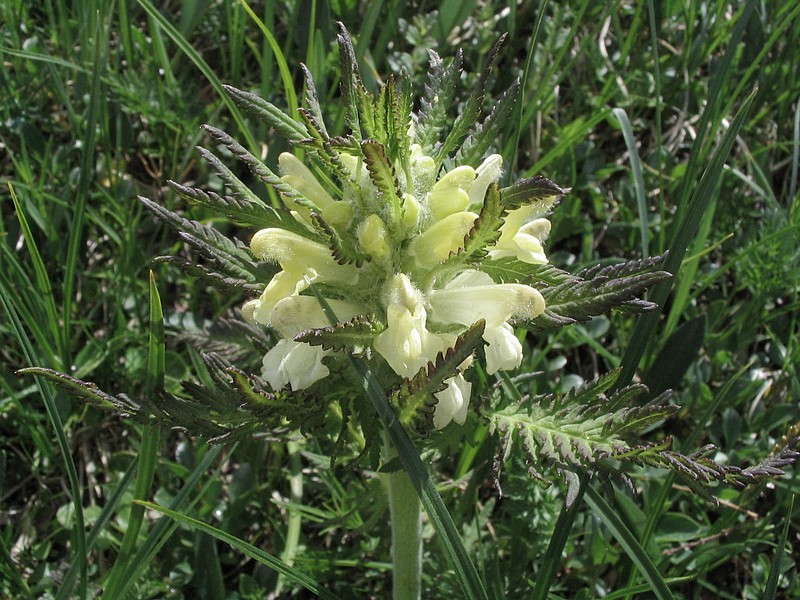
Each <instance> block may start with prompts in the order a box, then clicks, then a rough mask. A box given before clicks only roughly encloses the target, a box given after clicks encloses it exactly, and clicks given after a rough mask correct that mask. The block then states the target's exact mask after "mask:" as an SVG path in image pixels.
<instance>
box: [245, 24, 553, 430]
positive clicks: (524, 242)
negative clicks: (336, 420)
mask: <svg viewBox="0 0 800 600" xmlns="http://www.w3.org/2000/svg"><path fill="white" fill-rule="evenodd" d="M343 41H344V43H345V44H346V43H348V39H347V38H346V37H345V38H343ZM343 55H345V57H344V60H345V61H346V60H347V56H349V52H343ZM436 60H437V64H438V62H440V61H438V58H437V59H436ZM344 67H345V65H343V69H342V72H343V73H347V74H349V75H348V77H350V76H351V75H352V74H353V73H354V72H355V73H357V71H354V69H353V67H354V66H353V65H349V64H348V65H346V67H347V68H344ZM345 94H346V98H345V100H346V101H345V105H346V109H347V111H348V112H347V118H346V121H347V123H348V124H349V125H350V127H351V128H352V131H350V132H349V134H348V135H346V136H344V137H339V138H335V139H334V138H330V137H329V136H328V133H327V131H326V129H325V127H323V126H322V125H321V123H319V122H317V120H316V119H315V118H312V117H311V115H312V114H318V112H319V110H318V107H313V106H312V107H310V108H312V109H315V110H309V111H307V112H306V113H304V116H305V118H304V120H303V127H304V128H305V129H306V131H307V135H303V134H301V133H298V135H297V140H295V141H296V142H298V143H300V144H302V145H303V146H304V147H305V149H306V150H307V152H306V160H305V161H301V160H300V159H298V158H297V157H296V156H294V155H293V154H289V153H284V154H281V156H280V157H279V161H278V165H279V169H280V173H279V178H278V177H277V176H275V177H274V181H276V182H279V183H280V187H279V191H280V192H281V198H282V200H283V202H284V205H285V208H286V211H287V212H288V213H289V214H291V216H292V217H291V218H292V219H293V220H294V224H293V226H292V227H290V228H281V227H277V226H271V227H268V228H265V229H263V230H261V231H258V232H257V233H256V234H255V235H254V236H253V238H252V241H251V244H250V247H251V249H252V252H253V254H254V255H255V256H256V257H257V258H258V259H260V260H263V261H268V262H271V263H277V264H278V266H279V267H280V270H279V271H278V273H277V274H276V275H274V276H273V278H272V280H271V281H269V282H267V283H266V285H265V287H264V291H263V293H262V294H261V296H260V297H259V298H258V299H255V300H253V301H251V302H249V303H247V304H246V305H245V307H244V309H243V313H244V315H245V317H246V318H247V319H248V320H250V321H254V322H258V323H262V324H264V325H268V326H269V327H271V328H272V329H273V330H275V332H276V333H277V334H278V336H279V341H278V343H277V344H276V345H275V347H274V348H273V349H272V350H270V351H269V352H268V353H267V355H266V357H265V358H264V371H263V372H264V377H265V378H266V379H267V380H268V381H269V383H270V385H271V386H272V387H273V388H275V389H279V388H281V387H285V386H290V387H291V388H292V389H293V390H299V389H307V388H309V387H311V386H313V385H314V384H316V383H317V382H319V381H320V380H322V379H324V378H326V377H328V376H329V375H330V371H329V369H328V367H327V366H326V365H325V364H324V363H323V359H325V357H333V356H334V355H335V354H336V353H337V352H339V351H341V350H342V349H346V348H347V343H348V342H347V340H349V339H350V338H347V337H346V333H345V331H344V330H345V329H346V325H345V324H346V323H347V322H348V321H349V320H351V319H353V318H354V317H356V316H358V317H359V319H360V320H361V321H360V322H363V321H364V320H366V321H368V322H369V323H370V326H371V329H370V331H371V332H372V333H371V334H366V335H372V337H371V341H370V343H369V346H370V350H371V351H372V352H371V354H368V356H371V358H370V360H372V361H382V362H383V363H384V364H385V365H387V366H388V368H389V369H390V370H391V371H392V372H394V373H395V374H396V376H397V377H398V378H404V379H411V378H413V377H415V376H418V375H419V374H421V373H422V374H425V373H428V374H430V372H431V369H443V368H447V369H450V370H449V371H448V372H447V373H444V374H442V377H441V378H440V379H438V381H443V382H444V384H443V385H445V387H444V389H442V390H441V391H439V392H436V393H435V394H434V397H435V398H436V401H437V404H436V408H435V411H434V416H433V425H434V426H435V427H436V428H442V427H444V426H446V425H447V424H449V423H450V422H455V423H459V424H462V423H464V420H465V418H466V412H467V409H468V406H469V396H470V393H471V390H472V386H471V384H470V383H469V381H468V380H467V379H466V378H465V376H464V373H463V371H464V370H465V369H468V367H469V361H464V360H463V358H464V357H465V356H468V354H467V352H471V351H472V349H474V348H475V347H476V346H471V347H470V349H469V350H468V351H466V352H465V353H464V354H462V355H460V356H461V358H459V360H460V361H462V362H461V364H460V365H454V364H451V361H448V360H446V359H445V357H446V356H449V355H450V354H449V353H451V352H455V348H456V347H457V346H459V344H464V343H466V342H464V341H463V339H462V337H461V336H462V334H464V332H466V331H467V330H468V329H470V328H471V327H472V326H473V325H475V324H476V323H478V322H483V323H484V326H483V329H482V332H483V333H482V338H480V337H477V336H476V337H475V341H474V342H470V343H474V344H477V345H478V346H480V345H483V347H484V355H485V357H486V368H487V372H488V373H490V374H492V373H495V372H497V371H499V370H503V369H514V368H516V367H518V366H519V365H520V363H521V361H522V343H521V342H520V339H519V338H518V337H517V336H516V334H515V332H514V328H513V323H514V322H516V321H521V320H527V319H532V318H535V317H537V316H538V315H540V314H541V313H542V312H543V311H544V308H545V305H544V298H543V297H542V295H541V293H539V291H538V290H537V289H536V288H534V287H532V286H531V285H528V284H527V283H525V282H513V281H500V279H499V276H496V275H495V272H496V271H495V270H494V269H493V268H492V265H493V264H494V262H495V261H498V260H500V259H503V260H515V261H518V262H519V263H529V264H540V263H544V262H546V261H547V257H546V255H545V252H544V248H543V245H542V244H543V242H544V240H545V239H546V238H547V235H548V233H549V231H550V223H549V221H547V220H546V219H545V216H546V213H547V211H548V210H549V209H550V208H551V207H552V204H553V202H554V200H555V197H556V195H557V193H558V191H559V188H558V187H557V186H555V185H553V184H551V188H550V190H555V192H553V193H551V194H549V195H547V196H542V194H539V193H538V192H536V193H531V192H529V191H528V190H529V189H534V188H532V187H531V186H529V185H527V184H526V183H525V181H523V185H517V186H516V187H515V186H512V187H511V188H507V189H505V190H501V189H500V186H499V183H498V182H499V179H500V176H501V174H502V170H503V159H502V157H501V156H500V155H499V154H485V151H486V149H487V148H488V147H489V142H488V141H482V140H481V138H480V134H481V132H482V128H481V129H479V130H478V132H477V133H475V134H474V135H473V137H472V138H469V140H468V143H467V144H466V145H465V146H463V147H461V148H459V147H458V145H457V144H455V145H454V144H453V143H452V141H451V140H450V138H448V139H447V141H446V143H445V142H444V141H443V140H442V139H440V138H439V135H440V134H441V131H442V129H443V124H444V121H443V120H441V121H437V119H443V116H442V115H439V113H438V112H437V111H431V110H430V109H431V105H430V104H428V103H427V102H426V101H425V100H423V101H422V102H421V110H420V111H419V112H418V113H416V114H414V113H412V112H411V107H412V102H410V101H409V100H408V99H409V98H410V95H408V94H407V92H406V90H404V89H403V87H402V84H401V83H398V82H397V81H396V80H390V81H389V82H388V83H387V84H386V85H385V86H384V87H383V88H382V89H381V91H380V93H379V94H378V96H377V97H373V96H372V95H370V94H369V93H368V92H367V91H366V90H365V89H364V88H363V85H362V84H361V82H360V80H359V79H358V78H357V77H355V78H350V79H349V80H348V81H346V82H345ZM308 99H309V100H310V101H311V100H313V98H312V97H311V96H309V98H308ZM510 101H513V97H512V98H511V100H510ZM509 106H510V105H509ZM426 109H427V110H426ZM462 138H463V136H462ZM459 141H460V140H459ZM470 144H472V145H470ZM444 147H446V148H447V149H448V150H451V151H457V152H456V154H455V155H453V156H452V157H448V156H445V155H444V154H443V152H442V148H444ZM476 148H481V150H476ZM526 181H527V180H526ZM536 189H538V188H536ZM520 272H524V270H522V271H520ZM312 285H313V286H314V293H312V290H310V289H309V288H310V286H312ZM314 294H321V295H322V296H324V298H325V301H326V303H327V304H328V307H329V308H330V309H331V310H332V313H333V314H335V320H336V322H334V323H331V322H330V319H329V317H328V316H327V315H328V314H330V313H326V312H324V311H323V310H322V307H321V306H320V305H319V302H318V300H317V298H316V296H315V295H314ZM309 329H312V330H314V329H316V330H321V329H325V330H326V336H327V337H326V340H331V339H336V337H335V336H336V334H337V332H340V331H341V332H342V337H341V339H342V343H341V345H337V344H336V343H331V344H330V345H329V346H325V347H326V348H328V349H324V350H323V346H311V345H309V344H308V343H307V341H308V339H309V338H306V337H303V338H298V337H297V336H298V335H299V334H301V332H304V331H306V330H309ZM300 339H302V340H303V341H302V342H301V341H299V340H300ZM330 360H333V358H330ZM442 365H446V367H445V366H442ZM384 371H385V369H384ZM445 375H446V376H445Z"/></svg>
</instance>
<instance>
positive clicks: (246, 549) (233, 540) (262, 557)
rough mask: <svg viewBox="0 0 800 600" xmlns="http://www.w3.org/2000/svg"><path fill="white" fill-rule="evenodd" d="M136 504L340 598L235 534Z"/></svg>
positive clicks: (332, 599) (314, 589) (325, 595)
mask: <svg viewBox="0 0 800 600" xmlns="http://www.w3.org/2000/svg"><path fill="white" fill-rule="evenodd" d="M136 504H138V505H140V506H141V507H142V509H145V508H147V509H150V510H154V511H157V512H160V513H161V514H163V515H165V516H167V517H169V518H170V519H173V520H175V521H177V522H178V523H181V524H183V525H188V526H189V527H193V528H194V529H197V530H199V531H202V532H203V533H207V534H208V535H210V536H212V537H215V538H216V539H218V540H220V541H221V542H225V543H226V544H229V545H230V546H231V547H233V548H235V549H236V550H238V551H239V552H242V553H243V554H246V555H247V556H249V557H250V558H252V559H254V560H257V561H258V562H259V563H261V564H262V565H264V566H267V567H269V568H270V569H273V570H275V571H277V572H278V573H280V574H281V575H283V576H285V577H286V578H288V579H291V580H292V581H294V582H295V583H297V584H299V585H301V586H303V587H304V588H305V589H307V590H308V591H310V592H312V593H314V594H316V595H317V596H319V597H320V598H323V599H325V600H341V599H340V598H339V596H337V595H336V594H334V593H332V592H329V591H328V590H326V589H324V588H322V587H320V586H319V584H317V582H316V581H314V580H313V579H311V578H310V577H308V576H307V575H304V574H303V573H301V572H300V571H297V570H296V569H293V568H292V567H290V566H289V565H287V564H286V563H285V562H283V561H282V560H280V559H278V558H275V557H274V556H272V555H271V554H267V553H266V552H264V551H263V550H261V549H259V548H256V547H255V546H253V545H252V544H248V543H247V542H245V541H244V540H240V539H239V538H237V537H236V536H233V535H231V534H229V533H226V532H224V531H221V530H219V529H217V528H215V527H212V526H211V525H207V524H206V523H203V522H202V521H198V520H197V519H193V518H192V517H188V516H186V515H184V514H181V513H179V512H175V511H174V510H170V509H169V508H166V507H163V506H159V505H158V504H153V503H152V502H143V501H141V500H138V501H137V502H136Z"/></svg>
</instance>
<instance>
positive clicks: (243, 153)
mask: <svg viewBox="0 0 800 600" xmlns="http://www.w3.org/2000/svg"><path fill="white" fill-rule="evenodd" d="M202 128H203V129H204V130H206V131H207V132H208V133H209V135H211V137H213V138H214V139H215V140H217V141H218V142H220V143H221V144H222V145H224V146H225V147H226V148H227V149H228V150H230V152H231V154H233V155H234V156H235V157H236V158H238V159H239V160H240V161H242V162H243V163H244V164H245V165H247V168H248V169H250V172H251V173H252V174H253V175H255V176H256V177H257V178H258V179H259V180H260V181H261V182H262V183H264V184H265V185H269V186H272V187H273V188H275V191H277V192H280V193H281V194H287V195H289V196H294V195H295V193H296V192H295V190H294V188H292V187H291V186H290V185H288V184H286V183H284V181H283V180H282V179H281V178H280V177H278V175H276V174H275V173H274V172H273V171H272V170H271V169H270V168H269V167H267V165H265V164H264V163H263V162H261V161H260V160H258V159H257V158H256V157H255V156H253V154H251V153H250V152H249V151H248V150H247V149H246V148H245V147H244V146H242V145H241V144H239V143H238V142H237V141H236V140H234V139H233V138H232V137H231V136H230V135H228V134H227V133H225V132H224V131H222V130H221V129H217V128H216V127H213V126H211V125H203V126H202ZM205 152H208V150H205ZM201 154H202V153H201ZM211 156H213V154H212V155H211ZM204 157H205V156H204ZM213 158H214V161H215V163H217V164H221V163H220V162H219V159H217V158H216V157H213ZM212 166H214V165H213V164H212ZM228 173H230V171H228ZM228 179H235V181H234V185H233V186H231V187H232V188H233V189H234V190H238V187H239V186H241V185H244V184H242V182H241V181H239V180H238V178H236V176H235V175H233V174H232V173H231V174H227V175H226V176H225V177H223V180H224V181H225V182H226V183H228ZM247 189H248V191H249V188H247ZM253 196H254V195H250V194H247V193H246V192H245V193H241V194H240V195H239V200H241V201H244V200H250V201H251V202H254V203H255V204H260V205H264V206H266V204H265V203H264V202H263V201H262V200H261V199H260V198H259V197H258V196H255V197H253Z"/></svg>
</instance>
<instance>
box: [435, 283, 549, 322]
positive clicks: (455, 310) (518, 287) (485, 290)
mask: <svg viewBox="0 0 800 600" xmlns="http://www.w3.org/2000/svg"><path fill="white" fill-rule="evenodd" d="M428 299H429V302H430V305H431V320H432V321H436V322H437V323H443V324H452V323H458V324H460V325H467V326H469V325H472V324H473V323H475V322H477V321H478V320H480V319H484V320H485V321H486V327H487V329H488V328H491V327H499V326H500V325H501V324H503V323H504V322H506V321H508V320H509V319H510V318H511V317H518V318H523V319H532V318H533V317H536V316H537V315H540V314H541V313H542V312H544V306H545V305H544V298H543V297H542V295H541V294H540V293H539V291H538V290H536V289H535V288H532V287H531V286H529V285H522V284H519V283H494V281H493V280H492V278H491V277H489V275H487V274H486V273H482V272H480V271H474V270H470V271H464V272H463V273H461V274H460V275H458V276H457V277H455V278H453V280H452V281H451V282H450V283H448V284H447V286H445V288H444V289H439V290H433V291H431V292H430V293H429V295H428Z"/></svg>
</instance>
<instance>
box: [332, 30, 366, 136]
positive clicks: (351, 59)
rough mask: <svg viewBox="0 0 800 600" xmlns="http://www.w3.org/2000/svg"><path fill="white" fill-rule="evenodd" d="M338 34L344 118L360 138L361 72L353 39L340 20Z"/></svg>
mask: <svg viewBox="0 0 800 600" xmlns="http://www.w3.org/2000/svg"><path fill="white" fill-rule="evenodd" d="M337 25H338V27H339V34H338V35H337V36H336V39H337V40H338V42H339V66H340V70H341V76H342V82H341V92H342V99H343V101H344V120H345V123H347V125H348V127H349V128H350V131H351V132H352V134H353V135H354V136H355V137H356V139H359V140H360V139H361V138H362V136H363V134H362V130H361V119H360V116H359V98H360V96H362V95H363V94H365V93H366V90H365V89H364V84H363V83H362V81H361V72H360V71H359V68H358V60H357V59H356V52H355V50H354V49H353V40H352V39H350V33H348V31H347V28H345V26H344V24H343V23H341V22H337Z"/></svg>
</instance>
